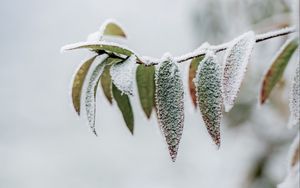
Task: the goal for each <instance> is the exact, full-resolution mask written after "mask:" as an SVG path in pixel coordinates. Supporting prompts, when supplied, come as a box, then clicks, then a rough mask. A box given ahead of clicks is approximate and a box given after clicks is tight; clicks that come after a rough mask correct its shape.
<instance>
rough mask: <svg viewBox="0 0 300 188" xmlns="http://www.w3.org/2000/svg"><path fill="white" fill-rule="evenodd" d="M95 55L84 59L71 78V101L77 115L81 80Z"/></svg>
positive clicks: (82, 80) (78, 112)
mask: <svg viewBox="0 0 300 188" xmlns="http://www.w3.org/2000/svg"><path fill="white" fill-rule="evenodd" d="M96 57H97V56H94V57H92V58H90V59H88V60H87V61H85V62H84V63H83V64H82V65H81V66H80V67H79V69H78V70H77V71H76V74H75V76H74V79H73V84H72V102H73V106H74V109H75V111H76V112H77V114H78V115H80V100H81V91H82V86H83V82H84V80H85V77H86V75H87V73H88V70H89V68H90V66H91V64H92V63H93V62H94V60H95V58H96Z"/></svg>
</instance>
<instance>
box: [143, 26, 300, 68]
mask: <svg viewBox="0 0 300 188" xmlns="http://www.w3.org/2000/svg"><path fill="white" fill-rule="evenodd" d="M294 32H296V28H295V27H287V28H284V29H280V30H276V31H271V32H267V33H263V34H258V35H256V42H257V43H258V42H262V41H265V40H269V39H272V38H276V37H280V36H284V35H288V34H291V33H294ZM228 45H229V42H227V43H223V44H220V45H217V46H211V48H212V50H214V51H215V52H216V53H218V52H221V51H224V50H226V49H227V48H228ZM205 53H206V52H205V51H199V52H198V53H195V52H194V53H188V54H185V55H182V56H179V57H175V58H174V59H175V61H176V62H178V63H183V62H185V61H188V60H191V59H194V58H196V57H201V56H204V55H205ZM142 59H143V60H144V61H145V62H137V63H139V64H146V65H157V64H159V62H160V60H159V59H157V58H152V57H142Z"/></svg>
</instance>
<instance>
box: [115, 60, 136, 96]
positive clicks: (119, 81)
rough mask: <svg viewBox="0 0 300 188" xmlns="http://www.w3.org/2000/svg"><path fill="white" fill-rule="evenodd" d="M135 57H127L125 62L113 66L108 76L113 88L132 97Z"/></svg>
mask: <svg viewBox="0 0 300 188" xmlns="http://www.w3.org/2000/svg"><path fill="white" fill-rule="evenodd" d="M135 62H136V57H135V56H134V55H132V56H130V57H128V59H126V60H125V61H122V62H119V63H116V64H113V65H112V67H111V69H110V75H111V78H112V81H113V83H114V84H115V86H116V87H117V88H118V89H119V90H120V91H121V92H123V93H125V94H126V95H133V81H134V68H135Z"/></svg>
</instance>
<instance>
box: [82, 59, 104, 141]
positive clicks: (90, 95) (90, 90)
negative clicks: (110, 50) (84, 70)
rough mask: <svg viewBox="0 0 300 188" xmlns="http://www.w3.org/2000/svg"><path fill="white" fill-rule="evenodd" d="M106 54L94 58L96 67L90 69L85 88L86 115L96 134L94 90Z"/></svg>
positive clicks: (102, 68)
mask: <svg viewBox="0 0 300 188" xmlns="http://www.w3.org/2000/svg"><path fill="white" fill-rule="evenodd" d="M107 57H108V55H106V54H105V55H101V56H97V58H96V59H95V64H96V67H95V69H94V70H93V71H92V73H91V75H90V78H89V80H88V85H87V88H86V95H85V109H86V115H87V119H88V123H89V125H90V127H91V129H92V131H93V132H94V133H95V134H96V135H97V133H96V129H95V112H96V90H97V85H98V82H99V78H100V76H101V74H102V72H103V70H104V66H105V60H106V59H107Z"/></svg>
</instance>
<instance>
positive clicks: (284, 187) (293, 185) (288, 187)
mask: <svg viewBox="0 0 300 188" xmlns="http://www.w3.org/2000/svg"><path fill="white" fill-rule="evenodd" d="M299 171H300V165H299V163H298V164H297V165H296V166H295V167H294V168H293V169H292V170H290V171H289V173H288V175H287V177H286V178H285V180H284V181H283V182H282V183H281V184H279V185H278V186H277V188H299V176H300V173H299Z"/></svg>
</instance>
